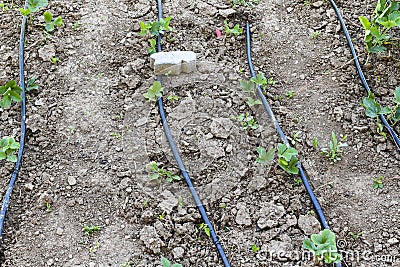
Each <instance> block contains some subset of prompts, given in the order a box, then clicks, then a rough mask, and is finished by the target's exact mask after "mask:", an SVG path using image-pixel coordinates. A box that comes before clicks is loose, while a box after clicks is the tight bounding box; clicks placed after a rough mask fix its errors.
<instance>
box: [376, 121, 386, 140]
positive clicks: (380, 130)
mask: <svg viewBox="0 0 400 267" xmlns="http://www.w3.org/2000/svg"><path fill="white" fill-rule="evenodd" d="M375 124H376V132H377V133H378V134H379V135H380V136H383V137H385V138H386V137H387V136H386V133H385V132H384V131H383V125H382V123H380V122H379V121H376V122H375Z"/></svg>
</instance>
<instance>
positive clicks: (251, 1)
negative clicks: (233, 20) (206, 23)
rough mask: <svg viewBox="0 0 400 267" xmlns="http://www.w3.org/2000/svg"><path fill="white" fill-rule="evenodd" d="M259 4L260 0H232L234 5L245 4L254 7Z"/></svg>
mask: <svg viewBox="0 0 400 267" xmlns="http://www.w3.org/2000/svg"><path fill="white" fill-rule="evenodd" d="M257 4H258V0H232V6H233V7H236V6H244V7H249V8H253V7H255V6H256V5H257Z"/></svg>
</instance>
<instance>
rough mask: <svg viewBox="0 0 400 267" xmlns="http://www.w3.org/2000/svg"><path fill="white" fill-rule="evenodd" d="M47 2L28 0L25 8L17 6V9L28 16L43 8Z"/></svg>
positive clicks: (43, 0)
mask: <svg viewBox="0 0 400 267" xmlns="http://www.w3.org/2000/svg"><path fill="white" fill-rule="evenodd" d="M48 4H49V2H48V0H28V7H27V8H26V9H25V8H19V9H18V10H19V12H20V13H21V14H22V15H23V16H28V15H30V14H32V13H35V12H38V11H39V10H40V9H42V8H45V7H46V6H47V5H48Z"/></svg>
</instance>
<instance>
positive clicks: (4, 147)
mask: <svg viewBox="0 0 400 267" xmlns="http://www.w3.org/2000/svg"><path fill="white" fill-rule="evenodd" d="M18 149H19V143H17V142H16V141H15V139H14V137H4V138H3V139H1V140H0V160H3V159H5V160H6V161H9V162H17V156H15V155H14V153H15V152H16V151H17V150H18Z"/></svg>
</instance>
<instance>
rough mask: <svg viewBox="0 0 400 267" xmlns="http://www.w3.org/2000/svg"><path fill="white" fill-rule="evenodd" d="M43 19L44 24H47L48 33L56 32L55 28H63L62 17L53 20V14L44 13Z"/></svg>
mask: <svg viewBox="0 0 400 267" xmlns="http://www.w3.org/2000/svg"><path fill="white" fill-rule="evenodd" d="M43 18H44V22H45V23H46V25H45V27H44V28H45V29H46V31H48V32H52V31H54V28H55V27H61V26H62V24H63V21H62V18H61V16H58V17H57V18H55V19H54V20H53V14H51V13H50V12H48V11H46V12H44V13H43Z"/></svg>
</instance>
